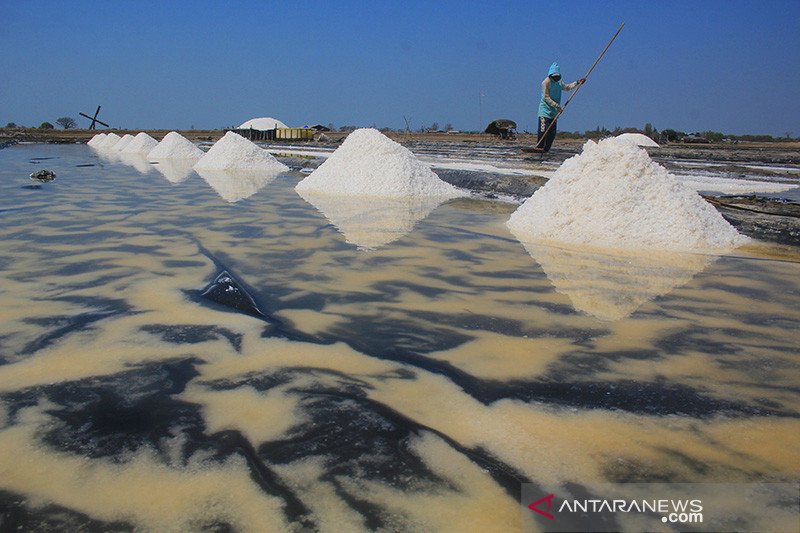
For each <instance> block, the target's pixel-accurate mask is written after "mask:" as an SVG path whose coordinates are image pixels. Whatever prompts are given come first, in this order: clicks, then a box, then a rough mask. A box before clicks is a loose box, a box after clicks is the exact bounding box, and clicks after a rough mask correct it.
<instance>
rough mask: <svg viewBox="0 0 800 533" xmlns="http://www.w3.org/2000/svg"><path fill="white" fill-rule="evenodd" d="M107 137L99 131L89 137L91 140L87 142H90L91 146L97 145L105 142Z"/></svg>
mask: <svg viewBox="0 0 800 533" xmlns="http://www.w3.org/2000/svg"><path fill="white" fill-rule="evenodd" d="M105 138H106V134H105V133H98V134H97V135H95V136H94V137H92V138H91V139H89V142H87V143H86V144H88V145H89V146H97V145H98V144H100V143H101V142H103V140H104V139H105Z"/></svg>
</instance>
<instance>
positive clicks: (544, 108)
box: [539, 62, 561, 118]
mask: <svg viewBox="0 0 800 533" xmlns="http://www.w3.org/2000/svg"><path fill="white" fill-rule="evenodd" d="M551 74H561V67H559V66H558V63H555V62H554V63H553V64H552V65H550V70H549V71H547V75H548V76H550V75H551ZM550 98H552V100H553V101H554V102H555V103H557V104H559V105H560V104H561V81H552V80H551V81H550ZM557 114H558V109H556V108H555V107H550V106H549V105H547V102H545V101H544V91H542V98H541V99H540V100H539V116H540V117H545V118H555V117H556V115H557Z"/></svg>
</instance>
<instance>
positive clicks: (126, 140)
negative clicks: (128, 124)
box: [111, 133, 136, 152]
mask: <svg viewBox="0 0 800 533" xmlns="http://www.w3.org/2000/svg"><path fill="white" fill-rule="evenodd" d="M135 138H136V137H134V136H133V135H131V134H130V133H126V134H125V135H123V136H122V138H121V139H120V140H118V141H117V143H116V144H115V145H114V146H112V147H111V150H114V151H115V152H121V151H122V150H124V149H125V147H126V146H128V145H129V144H130V143H131V141H133V140H134V139H135Z"/></svg>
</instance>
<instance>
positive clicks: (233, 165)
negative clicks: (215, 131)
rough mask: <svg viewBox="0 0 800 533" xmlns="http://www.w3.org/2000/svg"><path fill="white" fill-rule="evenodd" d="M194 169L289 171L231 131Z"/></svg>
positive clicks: (269, 155) (215, 144)
mask: <svg viewBox="0 0 800 533" xmlns="http://www.w3.org/2000/svg"><path fill="white" fill-rule="evenodd" d="M194 168H195V170H244V171H248V172H275V173H277V172H285V171H287V170H289V167H287V166H286V165H284V164H283V163H281V162H280V161H278V160H277V159H275V158H274V157H273V156H272V154H270V153H269V152H267V151H266V150H264V149H262V148H259V147H258V146H256V145H255V144H254V143H252V142H250V141H248V140H247V139H245V138H244V137H242V136H241V135H236V134H235V133H233V132H232V131H229V132H228V133H226V134H225V136H224V137H222V139H220V140H218V141H217V142H216V143H214V146H212V147H211V149H209V151H208V152H207V153H206V155H204V156H203V157H202V159H200V161H198V162H197V164H196V165H195V166H194Z"/></svg>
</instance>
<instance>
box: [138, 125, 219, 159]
mask: <svg viewBox="0 0 800 533" xmlns="http://www.w3.org/2000/svg"><path fill="white" fill-rule="evenodd" d="M203 155H205V152H203V151H202V150H201V149H200V148H198V147H197V146H195V144H194V143H193V142H192V141H190V140H189V139H187V138H186V137H184V136H183V135H181V134H180V133H178V132H177V131H171V132H169V133H167V134H166V135H165V136H164V138H163V139H161V142H160V143H158V146H156V147H155V148H153V150H152V151H151V152H150V153H149V154H147V157H148V158H149V159H152V160H154V161H159V160H162V159H190V160H194V161H197V160H199V159H200V158H201V157H203Z"/></svg>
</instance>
